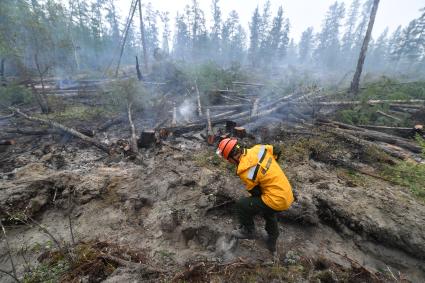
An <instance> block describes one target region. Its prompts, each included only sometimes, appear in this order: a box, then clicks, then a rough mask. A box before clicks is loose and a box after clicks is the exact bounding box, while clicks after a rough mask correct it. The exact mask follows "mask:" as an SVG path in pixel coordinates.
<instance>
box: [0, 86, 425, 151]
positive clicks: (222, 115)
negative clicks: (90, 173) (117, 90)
mask: <svg viewBox="0 0 425 283" xmlns="http://www.w3.org/2000/svg"><path fill="white" fill-rule="evenodd" d="M108 82H110V81H108ZM105 83H106V82H105V81H102V80H98V81H86V82H84V81H79V82H78V84H77V83H75V84H69V85H66V86H63V85H62V90H64V91H75V90H77V91H78V90H79V89H81V87H83V88H84V89H95V88H97V87H99V86H102V85H104V84H105ZM51 84H53V82H52V83H51ZM55 84H56V85H57V82H56V83H55ZM233 85H234V86H238V87H244V88H247V87H251V88H254V89H256V90H258V89H259V88H261V87H263V86H264V85H262V84H254V83H244V82H233ZM51 88H52V89H55V90H58V87H51ZM48 91H50V90H48ZM193 92H194V95H195V96H194V98H195V107H196V115H195V116H196V118H195V119H194V120H191V121H187V120H185V123H183V124H180V123H179V122H178V121H181V120H182V119H178V117H177V116H178V111H177V108H178V105H176V104H175V102H174V104H172V105H171V106H170V107H171V109H169V110H168V111H169V112H164V111H162V112H163V117H161V118H164V119H165V120H163V121H161V122H159V123H157V125H155V126H154V127H153V128H151V129H143V130H141V131H140V134H138V133H137V132H138V129H137V128H136V126H135V124H134V121H133V115H134V113H132V112H133V111H132V102H131V101H129V102H128V104H127V113H126V115H124V114H123V115H121V116H118V117H114V118H112V119H111V120H109V121H106V122H104V123H103V124H102V125H99V126H98V129H97V131H98V132H103V131H106V130H107V129H108V128H109V127H111V126H113V125H116V124H121V123H128V125H129V127H128V128H129V132H130V138H129V143H128V144H121V145H120V147H122V148H123V150H124V151H130V152H133V153H137V152H138V149H139V148H147V147H150V146H152V145H153V144H156V143H158V142H160V141H161V140H163V139H166V138H167V137H169V136H171V135H174V136H178V135H182V134H185V133H189V132H195V131H198V132H199V131H206V135H205V136H204V138H205V141H206V142H207V143H208V144H209V145H214V144H217V142H219V141H220V140H221V139H222V138H224V137H228V136H235V137H238V138H244V137H246V136H249V135H248V134H247V131H246V130H245V128H244V127H243V126H244V125H245V124H247V123H251V122H254V121H256V120H258V119H260V118H263V117H266V116H268V115H271V114H273V113H275V112H279V111H282V110H284V113H285V114H286V115H288V117H289V116H292V117H294V119H295V120H296V121H298V122H302V123H304V122H305V119H304V118H305V117H306V116H305V115H304V114H303V111H302V110H300V109H305V108H306V107H307V108H308V107H316V106H317V107H336V108H340V107H346V106H350V107H351V106H353V105H359V104H368V105H378V104H386V105H389V106H390V109H393V110H394V111H404V110H406V109H407V111H411V110H415V111H416V110H417V109H423V108H424V105H425V100H418V99H416V100H369V101H329V100H328V101H327V99H329V98H330V97H331V96H325V95H322V96H318V95H317V92H314V91H311V90H304V91H295V92H294V93H291V94H287V95H274V96H259V95H255V94H252V93H251V94H250V95H245V96H244V95H242V94H241V93H240V92H238V91H235V90H215V91H214V95H215V96H220V99H214V100H210V101H214V102H215V103H213V104H210V105H203V104H202V99H201V96H202V94H201V93H200V91H199V89H198V86H197V84H196V81H195V84H194V87H193ZM165 100H166V99H165ZM223 101H224V102H223ZM164 105H165V104H164ZM9 110H10V111H12V114H10V115H8V116H7V117H6V116H4V117H0V119H7V118H10V117H13V116H14V115H18V116H21V117H23V118H25V119H27V120H30V121H33V122H37V123H40V124H43V125H45V126H47V128H44V129H42V128H41V129H36V130H34V129H25V128H19V129H5V132H9V133H13V132H14V133H18V134H23V135H39V134H40V135H42V134H57V133H62V132H66V133H68V134H70V135H72V136H74V137H77V138H79V139H81V140H82V141H84V142H87V143H90V144H92V145H94V146H95V147H97V148H99V149H101V150H103V151H105V152H107V153H111V146H110V145H108V144H106V143H103V142H101V141H99V140H97V139H96V138H95V132H94V131H92V130H90V129H78V128H77V129H73V128H69V127H66V126H64V125H62V124H60V123H57V122H55V121H51V120H48V119H42V118H39V117H33V116H29V115H27V114H25V113H24V112H23V111H21V110H20V109H17V108H14V107H9ZM307 112H308V111H307ZM319 112H320V111H319ZM379 112H380V113H378V114H379V115H382V116H385V117H387V118H389V119H392V120H394V121H398V120H399V119H400V118H398V117H397V116H396V115H395V114H394V115H392V114H389V113H385V112H383V111H379ZM303 115H304V116H303ZM165 116H168V117H165ZM303 119H304V120H303ZM316 124H317V125H320V126H321V127H322V128H323V129H324V130H325V131H327V132H331V133H333V134H335V135H338V136H341V137H343V138H345V139H350V140H352V141H354V142H356V143H362V144H366V145H367V144H372V143H373V144H374V145H377V146H379V147H380V148H382V149H383V150H384V151H385V152H387V153H389V154H391V155H392V156H396V157H398V158H403V159H406V158H408V157H411V156H412V155H415V154H419V153H421V150H422V148H421V147H419V146H418V145H416V144H415V143H414V142H412V141H411V140H409V139H408V138H412V137H414V136H415V135H416V134H420V135H424V130H423V126H421V125H416V128H402V127H384V126H375V125H358V126H352V125H347V124H343V123H339V122H335V121H329V120H326V119H317V120H316ZM216 125H223V126H225V128H220V129H218V130H215V129H214V127H215V126H216ZM12 142H14V141H9V140H5V141H3V140H2V141H1V144H13V143H12Z"/></svg>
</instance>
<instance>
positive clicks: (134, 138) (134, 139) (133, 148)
mask: <svg viewBox="0 0 425 283" xmlns="http://www.w3.org/2000/svg"><path fill="white" fill-rule="evenodd" d="M132 104H133V103H132V102H128V103H127V114H128V123H129V124H130V132H131V138H130V144H131V151H132V152H133V153H136V152H137V151H138V148H137V135H136V127H134V123H133V118H132V117H131V106H132Z"/></svg>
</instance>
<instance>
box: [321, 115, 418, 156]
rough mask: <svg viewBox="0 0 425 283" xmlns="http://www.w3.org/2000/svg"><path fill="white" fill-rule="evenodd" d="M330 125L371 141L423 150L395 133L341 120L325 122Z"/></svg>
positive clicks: (415, 151) (412, 150)
mask: <svg viewBox="0 0 425 283" xmlns="http://www.w3.org/2000/svg"><path fill="white" fill-rule="evenodd" d="M319 124H320V122H319ZM325 124H326V125H328V126H333V127H339V128H340V129H339V130H340V131H343V132H345V133H347V134H351V135H354V136H359V137H362V138H364V139H367V140H370V141H379V142H385V143H388V144H393V145H396V146H399V147H401V148H404V149H407V150H410V151H411V152H413V153H421V152H422V148H421V147H420V146H418V145H416V144H414V143H412V142H410V141H409V140H406V139H403V138H399V137H396V136H393V135H388V134H384V133H381V132H376V131H372V130H366V129H363V128H359V127H356V126H351V125H348V124H344V123H341V122H334V121H332V122H331V123H325Z"/></svg>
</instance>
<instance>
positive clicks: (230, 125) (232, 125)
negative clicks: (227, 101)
mask: <svg viewBox="0 0 425 283" xmlns="http://www.w3.org/2000/svg"><path fill="white" fill-rule="evenodd" d="M235 127H236V122H233V121H226V132H227V133H233V129H234V128H235Z"/></svg>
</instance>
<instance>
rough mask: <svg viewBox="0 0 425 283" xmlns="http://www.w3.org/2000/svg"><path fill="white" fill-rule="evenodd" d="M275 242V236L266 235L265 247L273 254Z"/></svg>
mask: <svg viewBox="0 0 425 283" xmlns="http://www.w3.org/2000/svg"><path fill="white" fill-rule="evenodd" d="M276 242H277V238H275V237H270V236H269V237H268V238H267V241H266V246H267V249H268V250H269V251H270V252H271V253H272V254H274V253H275V252H276Z"/></svg>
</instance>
